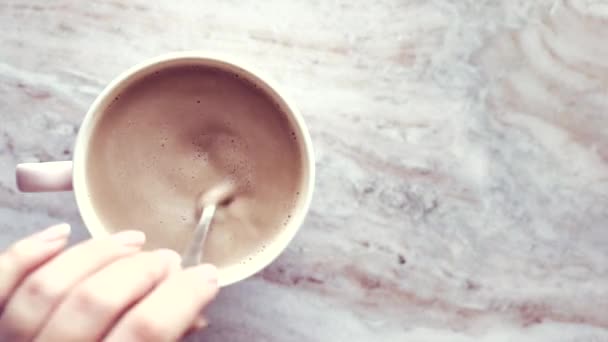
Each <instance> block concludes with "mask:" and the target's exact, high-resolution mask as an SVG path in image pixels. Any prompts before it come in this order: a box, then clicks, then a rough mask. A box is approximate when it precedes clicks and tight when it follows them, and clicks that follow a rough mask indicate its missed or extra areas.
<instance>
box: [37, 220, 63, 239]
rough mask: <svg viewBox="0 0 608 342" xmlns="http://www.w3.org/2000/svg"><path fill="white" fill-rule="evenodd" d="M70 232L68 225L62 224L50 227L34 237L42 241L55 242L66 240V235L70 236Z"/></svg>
mask: <svg viewBox="0 0 608 342" xmlns="http://www.w3.org/2000/svg"><path fill="white" fill-rule="evenodd" d="M70 230H71V228H70V225H69V224H67V223H62V224H57V225H54V226H50V227H48V228H47V229H45V230H43V231H41V232H39V233H37V234H36V235H34V236H35V237H36V238H37V239H40V240H43V241H49V242H50V241H57V240H62V239H65V238H67V237H68V235H70Z"/></svg>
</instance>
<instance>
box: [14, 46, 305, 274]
mask: <svg viewBox="0 0 608 342" xmlns="http://www.w3.org/2000/svg"><path fill="white" fill-rule="evenodd" d="M179 65H201V66H208V67H215V68H219V69H221V70H226V71H229V72H232V73H235V74H237V75H239V76H240V77H244V78H245V79H247V80H249V81H251V82H253V83H254V84H256V85H257V86H258V87H259V88H260V89H262V90H263V91H265V92H266V93H267V94H268V95H269V96H270V97H271V98H272V99H273V100H274V101H275V102H276V103H278V104H279V105H280V106H281V108H282V110H283V112H284V113H285V114H286V115H287V116H288V119H289V120H290V122H291V123H292V125H291V126H293V127H294V129H295V133H296V137H297V138H298V139H297V141H298V143H299V149H300V151H301V154H302V156H303V158H304V163H303V168H304V170H302V171H303V172H302V174H303V177H304V178H303V179H304V182H303V184H304V185H303V187H302V189H300V194H301V196H300V201H299V203H298V204H297V206H296V208H295V210H294V212H293V214H292V220H290V221H289V224H288V225H287V226H286V227H285V228H284V229H282V230H281V231H280V232H279V233H277V234H278V236H277V237H276V238H275V239H273V242H272V243H270V244H269V245H267V246H266V248H265V250H264V251H262V252H261V253H259V254H257V255H256V256H255V257H253V259H252V260H250V261H248V262H247V263H245V264H239V263H237V264H235V265H231V266H228V267H226V268H220V270H219V273H220V275H219V283H220V286H226V285H229V284H232V283H235V282H237V281H240V280H243V279H245V278H247V277H249V276H251V275H253V274H255V273H257V272H258V271H260V270H261V269H263V268H264V267H266V266H267V265H268V264H270V263H271V262H272V261H273V260H274V259H275V258H276V257H277V256H278V255H279V254H280V253H281V252H282V251H283V250H284V249H285V248H286V247H287V245H288V244H289V242H290V241H291V240H292V239H293V237H294V236H295V234H296V232H297V231H298V230H299V228H300V227H301V225H302V223H303V221H304V218H305V216H306V213H307V212H308V209H309V206H310V201H311V198H312V192H313V188H314V182H315V162H314V153H313V147H312V142H311V140H310V135H309V133H308V129H307V128H306V125H305V123H304V120H303V119H302V116H301V114H300V113H299V112H298V110H297V109H296V107H295V106H294V105H293V104H292V102H290V101H288V100H287V98H286V96H285V94H284V93H283V92H281V91H280V90H279V88H278V87H277V85H276V84H273V83H272V82H271V81H269V80H268V78H262V77H261V76H260V72H259V71H255V72H253V71H252V68H250V67H244V66H243V63H237V62H235V61H234V59H233V58H226V57H224V56H218V55H211V54H208V53H200V52H178V53H170V54H166V55H162V56H159V57H156V58H153V59H150V60H147V61H145V62H143V63H140V64H138V65H136V66H134V67H132V68H131V69H129V70H127V71H125V72H124V73H122V74H121V75H120V76H118V77H117V78H116V79H115V80H113V81H112V82H111V83H110V84H109V85H108V86H107V87H106V88H105V89H104V90H103V91H102V92H101V94H100V95H99V96H98V97H97V98H96V99H95V101H94V102H93V104H92V105H91V107H90V108H89V110H88V112H87V113H86V115H85V117H84V120H83V122H82V125H81V126H80V130H79V132H78V136H77V139H76V146H75V148H74V159H73V161H58V162H46V163H26V164H19V165H17V168H16V177H17V186H18V188H19V189H20V190H21V191H24V192H50V191H69V190H73V191H74V193H75V196H76V202H77V205H78V209H79V211H80V214H81V216H82V219H83V221H84V223H85V225H86V227H87V229H88V230H89V232H90V233H91V235H92V236H93V237H98V236H104V235H108V234H109V233H108V231H107V230H106V229H104V227H103V226H102V223H101V221H100V219H99V217H98V215H97V213H96V211H95V208H94V206H93V204H92V201H91V199H90V197H89V196H90V191H89V189H88V186H87V182H86V179H85V177H86V173H85V165H84V163H85V160H86V153H87V151H88V148H87V147H88V145H89V143H90V140H91V136H92V135H93V134H92V133H93V129H94V127H95V125H94V124H93V123H94V122H96V121H97V120H98V119H99V117H100V116H101V115H103V114H104V109H105V108H106V106H107V105H108V104H109V103H110V102H111V101H112V100H113V99H114V98H115V97H116V96H118V95H120V93H121V91H122V90H124V88H125V87H126V86H127V85H128V84H129V83H130V82H131V81H132V80H134V79H135V78H139V77H141V76H144V75H148V74H152V73H154V72H156V71H159V70H161V69H164V68H168V67H174V66H179Z"/></svg>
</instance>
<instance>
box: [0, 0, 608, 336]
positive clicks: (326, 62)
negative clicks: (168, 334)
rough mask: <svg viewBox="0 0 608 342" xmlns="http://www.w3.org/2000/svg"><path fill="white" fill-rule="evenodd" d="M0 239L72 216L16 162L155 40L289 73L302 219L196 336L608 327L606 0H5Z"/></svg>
mask: <svg viewBox="0 0 608 342" xmlns="http://www.w3.org/2000/svg"><path fill="white" fill-rule="evenodd" d="M0 25H1V27H2V31H1V32H0V37H1V42H2V45H1V46H0V247H5V246H6V245H8V244H9V243H10V242H11V241H13V240H15V239H17V238H18V237H20V236H23V235H25V234H27V233H29V232H32V231H34V230H37V229H40V228H42V227H43V226H45V225H48V224H51V223H55V222H58V221H68V222H70V223H72V224H73V225H74V226H75V227H77V232H76V236H75V240H79V239H82V238H85V237H86V236H87V233H86V230H85V229H84V227H83V225H82V223H81V221H80V219H79V216H78V212H77V209H76V205H75V203H74V200H73V197H72V195H71V194H35V195H30V194H21V193H18V192H17V191H16V189H15V185H14V171H13V169H14V165H15V164H16V163H17V162H21V161H47V160H63V159H69V158H70V157H71V154H72V145H73V143H74V139H75V134H76V132H77V131H78V126H79V122H80V120H81V119H82V117H83V115H84V113H85V112H86V110H87V107H88V106H89V105H90V103H91V102H92V101H93V99H94V98H95V96H96V95H97V94H98V93H99V92H100V91H101V89H102V88H103V87H104V86H105V85H106V84H107V83H108V82H109V81H110V80H111V79H112V78H113V77H115V76H116V75H117V74H118V73H120V72H121V71H123V70H124V69H126V68H128V67H130V66H132V65H133V64H135V63H137V62H139V61H141V60H143V59H145V58H148V57H152V56H155V55H158V54H161V53H164V52H168V51H175V50H184V49H188V50H190V49H203V50H209V51H215V52H222V53H226V54H233V55H235V56H238V57H239V58H240V59H244V60H247V61H249V62H250V63H252V64H254V65H255V66H256V67H257V68H259V69H262V70H265V71H266V72H267V73H268V74H270V75H271V76H272V77H273V78H274V79H275V80H276V81H277V82H278V83H280V84H281V85H282V86H283V87H285V88H286V90H287V91H288V92H289V94H290V95H291V97H292V98H293V99H294V101H295V103H296V104H297V105H298V106H299V107H300V109H301V111H302V113H303V115H304V117H305V120H306V121H307V123H308V125H309V128H310V130H311V134H312V138H313V142H314V144H315V149H316V153H317V154H316V157H317V168H318V170H317V171H318V175H317V176H318V179H317V184H316V193H315V198H314V201H313V205H312V209H311V212H310V215H309V217H308V219H307V222H306V224H305V226H304V227H303V229H302V230H301V232H300V233H299V235H298V236H297V238H296V239H295V241H294V242H293V243H292V245H291V246H290V247H289V248H288V250H287V251H286V252H285V253H284V254H283V255H282V256H281V257H280V258H279V259H278V260H277V261H276V262H275V263H274V264H272V265H271V266H270V267H268V268H267V269H265V270H264V271H263V272H261V273H260V274H258V275H256V276H255V277H253V278H251V279H249V280H247V281H244V282H242V283H239V284H237V285H235V286H232V287H230V288H227V289H225V290H224V291H223V292H222V294H221V295H220V298H219V299H218V301H217V302H216V303H214V305H213V307H212V308H211V326H210V327H209V328H208V329H207V330H206V331H205V332H203V333H201V334H199V335H197V336H193V337H192V340H201V341H202V340H205V341H235V342H236V341H351V342H358V341H387V342H388V341H391V342H392V341H395V342H400V341H499V342H500V341H564V342H574V341H608V164H607V162H608V45H606V43H605V41H606V39H605V37H606V34H607V33H608V1H591V0H589V1H585V0H571V1H562V0H559V1H552V0H542V1H523V0H522V1H519V0H518V1H511V0H463V1H450V0H436V1H416V0H405V1H401V0H385V1H379V2H376V3H373V4H372V2H367V1H313V0H301V1H291V2H283V1H280V0H271V1H264V2H261V1H194V0H192V1H180V2H178V3H171V4H170V3H169V2H150V1H142V0H135V1H103V2H97V3H95V4H93V3H90V2H79V1H65V0H58V1H52V2H48V1H33V0H24V1H17V0H9V1H7V0H4V1H0Z"/></svg>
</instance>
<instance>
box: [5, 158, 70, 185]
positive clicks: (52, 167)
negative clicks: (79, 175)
mask: <svg viewBox="0 0 608 342" xmlns="http://www.w3.org/2000/svg"><path fill="white" fill-rule="evenodd" d="M15 175H16V179H17V188H18V189H19V191H22V192H52V191H71V190H72V161H58V162H47V163H23V164H18V165H17V167H16V169H15Z"/></svg>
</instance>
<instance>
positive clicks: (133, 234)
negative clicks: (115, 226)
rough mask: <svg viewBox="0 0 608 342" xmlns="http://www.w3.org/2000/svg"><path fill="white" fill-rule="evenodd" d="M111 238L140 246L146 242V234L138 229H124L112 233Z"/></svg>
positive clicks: (124, 243) (129, 244)
mask: <svg viewBox="0 0 608 342" xmlns="http://www.w3.org/2000/svg"><path fill="white" fill-rule="evenodd" d="M112 239H114V240H115V241H118V242H120V243H121V244H123V245H127V246H141V245H143V244H144V242H146V234H144V233H143V232H141V231H139V230H125V231H122V232H118V233H116V234H114V235H112Z"/></svg>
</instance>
